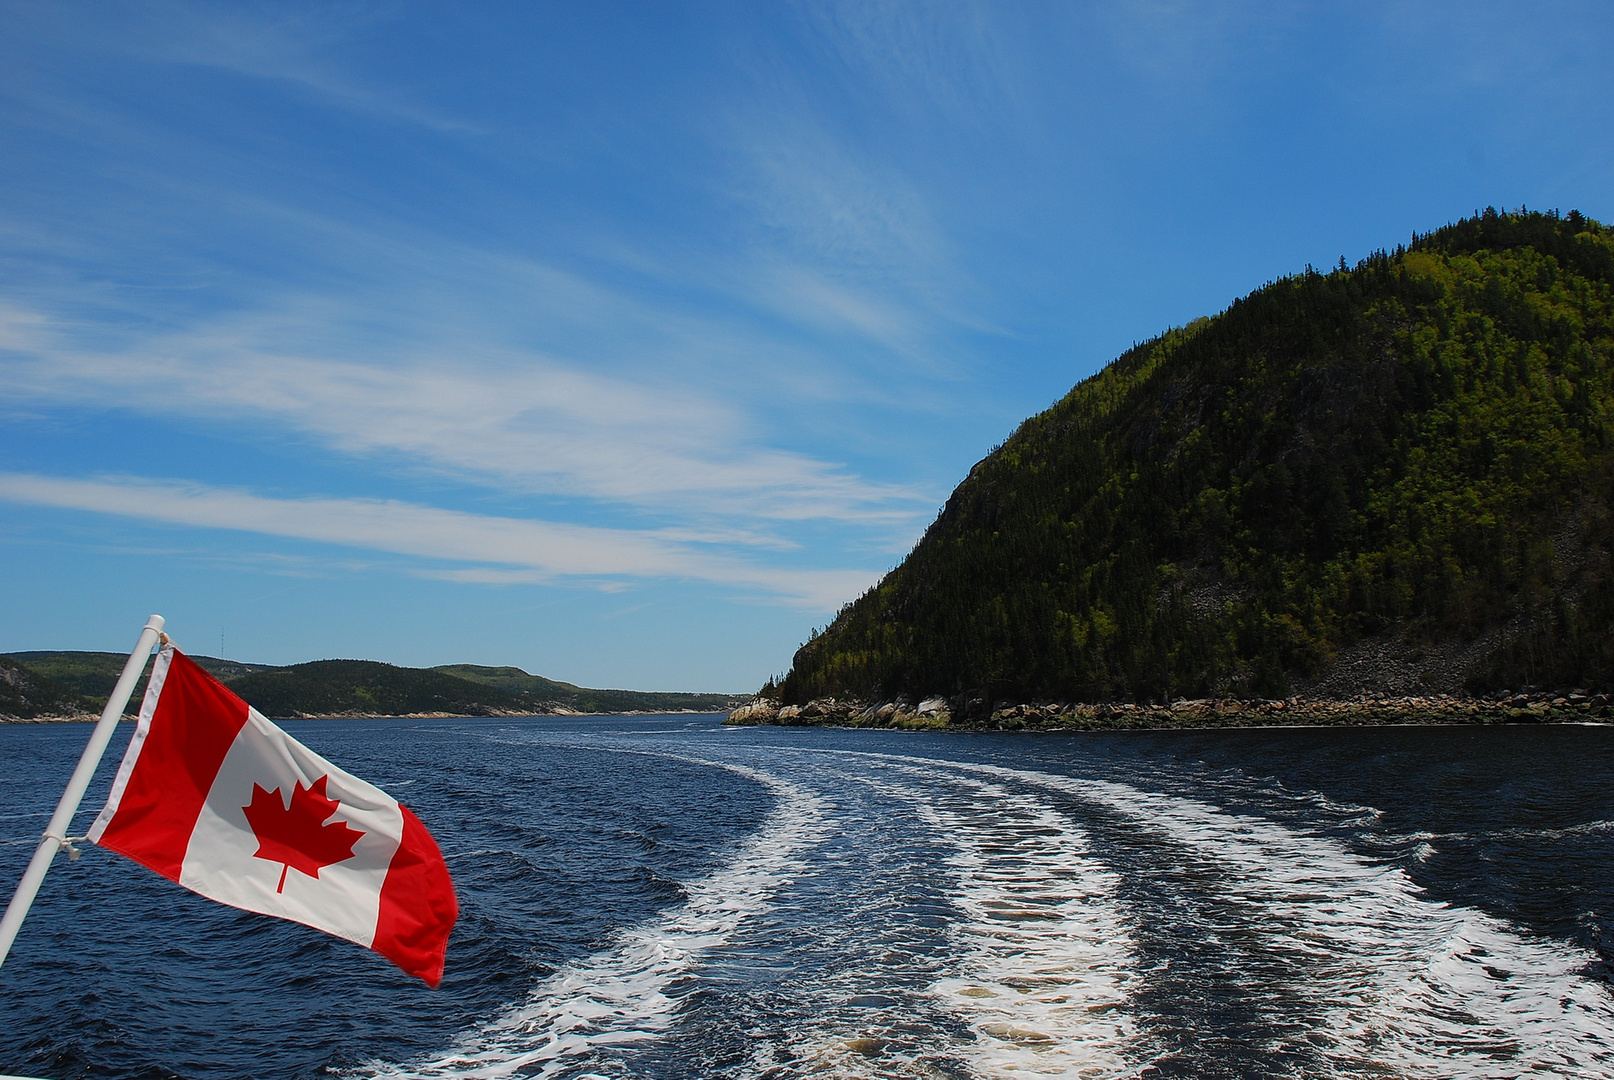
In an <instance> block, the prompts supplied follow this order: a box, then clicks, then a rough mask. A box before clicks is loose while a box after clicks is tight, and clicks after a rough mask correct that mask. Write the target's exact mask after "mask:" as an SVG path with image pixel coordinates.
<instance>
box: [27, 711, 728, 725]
mask: <svg viewBox="0 0 1614 1080" xmlns="http://www.w3.org/2000/svg"><path fill="white" fill-rule="evenodd" d="M726 712H728V710H727V709H632V710H625V711H619V712H546V713H534V712H511V713H444V712H429V713H405V714H403V715H401V716H386V715H378V714H375V713H355V712H340V713H310V714H307V715H303V716H271V717H268V719H270V720H275V721H280V720H525V719H533V720H536V719H539V718H543V717H554V716H722V715H724V714H725V713H726ZM99 719H101V718H100V717H99V716H97V715H95V714H94V713H75V714H73V715H71V716H31V717H21V716H0V725H3V724H93V723H95V722H96V721H97V720H99ZM135 719H137V718H136V717H135V716H133V715H131V714H129V713H125V714H124V715H123V716H122V717H121V720H122V721H123V722H133V721H134V720H135Z"/></svg>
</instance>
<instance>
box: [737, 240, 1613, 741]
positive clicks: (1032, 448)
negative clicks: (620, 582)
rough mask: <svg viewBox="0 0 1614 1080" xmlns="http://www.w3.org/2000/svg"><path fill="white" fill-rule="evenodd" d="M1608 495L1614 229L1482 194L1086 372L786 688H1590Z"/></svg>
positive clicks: (982, 471) (817, 692)
mask: <svg viewBox="0 0 1614 1080" xmlns="http://www.w3.org/2000/svg"><path fill="white" fill-rule="evenodd" d="M1611 510H1614V234H1611V232H1610V230H1609V229H1607V228H1606V227H1604V226H1602V225H1600V224H1598V223H1597V222H1594V221H1591V220H1589V219H1586V218H1584V217H1582V216H1581V215H1579V214H1575V213H1572V214H1569V215H1567V216H1565V217H1559V216H1558V215H1556V214H1540V213H1525V212H1520V213H1516V214H1503V213H1497V212H1496V211H1494V210H1488V211H1486V212H1485V213H1484V214H1482V215H1480V216H1477V217H1475V218H1472V219H1468V220H1464V221H1461V222H1459V223H1457V224H1454V225H1451V226H1448V227H1446V228H1443V229H1440V230H1438V231H1436V232H1434V233H1431V234H1429V235H1427V236H1421V237H1415V238H1414V240H1413V241H1412V243H1411V244H1410V245H1409V246H1408V247H1407V248H1405V249H1397V250H1396V251H1395V252H1393V253H1387V252H1379V253H1377V254H1374V255H1373V256H1371V257H1370V258H1367V259H1365V260H1363V261H1362V262H1360V263H1358V264H1357V265H1356V266H1355V267H1354V268H1347V267H1346V266H1345V263H1344V260H1341V261H1340V265H1339V267H1338V268H1336V269H1334V270H1332V271H1331V272H1328V273H1320V272H1317V271H1314V270H1311V269H1309V268H1308V269H1307V270H1306V271H1305V272H1304V273H1302V274H1298V275H1296V276H1294V277H1289V278H1285V279H1283V280H1280V281H1276V282H1273V283H1271V284H1269V285H1267V286H1266V287H1264V288H1262V289H1259V290H1258V291H1256V292H1254V293H1252V294H1251V295H1249V296H1247V297H1245V298H1244V299H1242V300H1239V301H1237V302H1235V303H1234V304H1233V305H1232V306H1231V307H1229V308H1228V309H1227V310H1226V311H1225V312H1223V313H1221V314H1220V315H1217V316H1215V317H1212V318H1205V319H1200V320H1197V321H1196V322H1194V323H1192V324H1190V325H1189V326H1187V327H1184V328H1182V329H1178V330H1173V331H1171V332H1169V333H1167V334H1164V335H1162V336H1161V337H1158V338H1156V339H1154V340H1152V341H1148V342H1145V343H1143V344H1141V345H1138V346H1136V347H1135V348H1133V349H1131V350H1129V351H1128V352H1126V353H1125V354H1123V355H1122V356H1120V357H1119V358H1118V359H1116V360H1115V361H1114V362H1113V363H1111V364H1110V365H1109V366H1107V367H1106V368H1105V369H1104V370H1103V371H1101V372H1099V373H1098V374H1097V375H1095V376H1093V377H1092V378H1089V379H1087V380H1085V381H1083V382H1082V383H1080V384H1079V385H1077V386H1076V387H1075V389H1073V390H1072V391H1071V392H1070V393H1069V394H1068V395H1067V396H1066V397H1065V398H1064V399H1063V400H1061V401H1059V402H1058V403H1057V404H1056V405H1054V406H1053V407H1052V408H1051V409H1049V410H1048V411H1046V412H1044V413H1042V414H1040V415H1038V416H1035V417H1032V418H1031V419H1029V420H1027V421H1026V422H1025V423H1024V424H1022V425H1021V426H1020V428H1019V429H1018V430H1017V431H1015V432H1014V434H1013V435H1012V436H1010V438H1009V439H1008V440H1007V441H1006V442H1005V443H1004V444H1003V445H1002V446H1001V447H999V448H998V449H997V450H995V451H993V452H992V453H991V454H990V455H989V456H988V457H987V458H985V459H984V460H983V461H981V462H980V463H979V464H977V465H976V466H975V468H974V469H972V470H971V472H970V474H969V476H968V478H966V479H965V480H964V482H963V483H961V484H960V485H959V486H958V488H957V490H956V491H954V493H953V495H952V497H951V498H949V499H948V501H947V503H946V505H945V507H944V508H943V509H942V511H941V512H940V515H939V516H938V517H937V519H936V521H935V523H934V524H933V525H932V526H931V527H930V528H929V530H928V531H927V532H926V533H925V535H924V537H923V538H922V539H921V540H920V541H919V543H918V545H917V546H916V547H915V548H914V550H913V552H912V553H911V554H910V555H909V556H908V557H907V558H906V559H905V560H904V561H903V563H902V564H901V565H900V566H898V567H897V568H896V569H895V570H893V571H892V572H891V573H890V574H888V575H887V576H886V577H885V578H884V579H883V580H882V581H881V582H880V583H879V584H878V585H877V586H875V587H874V588H873V589H871V590H870V591H869V592H867V593H866V594H865V595H863V596H862V597H861V598H860V599H858V600H857V601H856V602H854V603H852V604H850V605H848V606H847V607H846V608H844V609H843V610H842V611H841V613H840V615H839V616H838V617H837V618H836V619H835V620H834V622H833V623H832V624H831V625H830V626H829V627H827V628H826V629H825V630H824V631H823V632H821V633H818V634H816V635H815V636H814V637H813V638H812V639H811V640H810V641H808V642H807V643H806V644H805V645H804V646H803V647H802V648H801V650H800V651H799V652H798V653H797V654H796V657H795V662H794V665H793V667H792V669H791V671H790V672H789V674H788V675H787V676H786V677H785V679H784V680H783V682H782V683H781V684H780V686H779V687H777V688H776V692H777V694H778V695H779V696H780V697H781V698H782V699H783V700H784V701H786V702H797V703H800V702H806V701H808V700H810V699H814V698H820V697H825V696H851V697H857V698H862V699H887V700H889V699H890V698H892V697H894V696H896V695H899V694H911V695H916V696H919V695H929V694H939V695H943V696H949V695H950V696H952V697H953V699H954V700H955V701H959V702H961V704H965V705H968V704H969V703H972V702H976V701H982V700H984V701H987V702H990V701H991V700H992V699H994V698H997V699H1015V700H1020V701H1031V700H1034V699H1039V698H1041V699H1045V700H1067V701H1105V700H1132V701H1151V700H1153V701H1159V700H1165V699H1170V698H1174V697H1178V696H1181V697H1186V698H1196V699H1197V698H1206V697H1222V696H1269V697H1276V696H1282V695H1287V694H1291V693H1296V692H1304V691H1307V690H1308V688H1316V687H1321V688H1324V689H1326V688H1327V687H1328V686H1329V685H1330V680H1331V679H1337V678H1338V677H1340V672H1341V670H1342V667H1341V664H1340V661H1341V658H1342V656H1345V657H1353V658H1354V657H1356V656H1358V655H1363V656H1365V655H1368V652H1370V651H1371V650H1369V649H1368V646H1369V645H1373V647H1374V648H1377V649H1379V653H1378V654H1388V653H1393V654H1394V655H1395V656H1396V657H1398V658H1402V659H1406V660H1408V662H1411V663H1418V662H1420V661H1419V658H1420V657H1422V656H1424V655H1426V654H1427V656H1428V658H1429V659H1428V660H1427V664H1428V666H1429V670H1427V671H1425V672H1423V673H1422V674H1421V675H1420V676H1419V678H1421V679H1422V680H1423V681H1424V682H1426V683H1427V684H1428V685H1429V686H1431V687H1433V688H1436V689H1459V690H1461V689H1466V690H1468V691H1471V692H1484V691H1490V690H1499V689H1500V688H1503V687H1520V686H1525V685H1537V686H1539V685H1556V686H1563V687H1590V686H1604V687H1606V686H1607V685H1608V684H1609V683H1610V682H1611V680H1614V634H1611V633H1610V631H1611V629H1614V559H1611V554H1610V537H1611V532H1610V525H1611ZM1375 643H1377V644H1375ZM1381 646H1382V647H1381ZM1364 650H1368V651H1364ZM1378 654H1375V655H1378ZM769 689H770V691H774V689H775V688H771V687H770V688H769ZM958 707H959V706H957V705H955V709H956V708H958ZM966 711H968V709H967V708H966Z"/></svg>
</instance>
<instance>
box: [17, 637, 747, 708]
mask: <svg viewBox="0 0 1614 1080" xmlns="http://www.w3.org/2000/svg"><path fill="white" fill-rule="evenodd" d="M127 659H128V657H127V656H124V655H121V654H118V653H103V652H21V653H10V654H7V655H4V656H0V718H4V717H10V718H13V719H38V718H43V717H53V716H73V715H82V714H85V713H99V712H100V711H101V709H102V707H103V706H104V705H105V704H106V699H107V697H108V695H110V694H111V692H112V688H113V685H114V684H115V683H116V682H117V678H118V675H119V673H120V672H122V670H123V665H124V662H125V661H126V660H127ZM191 659H193V660H195V661H196V662H197V663H198V664H200V665H201V666H202V667H203V668H205V669H207V670H208V671H209V672H211V673H212V674H213V675H214V676H216V677H217V678H219V679H220V680H221V681H223V682H224V683H225V684H226V685H227V686H229V687H230V688H231V689H232V690H234V691H235V692H236V693H237V694H239V695H240V696H241V697H242V698H244V699H246V701H247V702H248V704H250V705H252V706H253V707H254V708H256V709H257V710H258V711H259V712H261V713H263V714H264V715H266V716H271V717H281V718H285V717H298V716H411V715H428V714H440V715H453V716H527V715H535V714H546V713H557V712H562V713H595V712H680V711H695V712H718V711H723V710H727V709H730V708H732V707H734V706H735V705H737V704H739V703H740V702H741V701H742V700H743V698H737V697H734V696H732V695H728V694H676V693H656V692H641V691H635V690H591V689H588V688H586V687H581V686H573V685H572V684H571V683H561V682H554V681H552V680H549V679H545V678H541V677H540V676H537V675H529V674H527V673H526V672H525V671H522V670H521V669H520V668H513V667H506V668H490V667H478V666H476V665H473V664H451V665H446V666H444V667H439V668H425V669H423V668H406V667H395V666H394V665H392V664H382V663H377V662H375V661H371V660H316V661H313V662H311V663H307V664H294V665H291V666H289V667H274V666H270V665H267V664H247V663H242V662H241V661H238V660H221V659H218V658H216V657H211V656H193V657H191ZM149 670H150V668H149V666H148V668H147V671H149ZM145 681H146V680H145V677H144V676H142V677H141V680H140V682H139V684H138V685H137V686H136V687H135V694H134V697H133V698H132V699H131V702H132V704H131V708H135V707H138V704H139V701H140V697H141V695H142V694H144V692H145Z"/></svg>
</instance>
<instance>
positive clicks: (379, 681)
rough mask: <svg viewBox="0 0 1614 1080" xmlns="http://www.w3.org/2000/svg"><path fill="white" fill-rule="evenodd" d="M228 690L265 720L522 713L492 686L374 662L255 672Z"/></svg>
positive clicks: (513, 701) (314, 664) (320, 662)
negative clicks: (335, 716)
mask: <svg viewBox="0 0 1614 1080" xmlns="http://www.w3.org/2000/svg"><path fill="white" fill-rule="evenodd" d="M228 685H229V687H230V689H231V690H234V691H235V692H236V693H237V694H240V695H241V697H243V698H245V699H246V701H247V703H248V704H249V705H251V706H252V707H253V708H255V709H257V710H258V711H259V712H261V713H263V714H264V715H265V716H297V715H302V714H306V715H330V714H333V713H351V714H353V715H357V716H406V715H409V714H412V713H447V714H450V715H456V716H497V715H501V714H504V713H520V712H523V711H526V710H524V709H523V705H524V702H523V701H522V699H520V698H518V697H517V696H516V695H514V694H507V693H505V692H504V691H503V690H499V689H497V688H495V687H492V686H484V685H481V684H478V683H473V682H469V681H467V680H465V679H457V678H455V677H454V676H452V675H444V674H442V673H441V672H438V671H430V670H423V669H421V668H401V667H394V666H393V665H391V664H382V663H378V662H376V661H374V660H315V661H313V662H312V663H307V664H294V665H292V666H290V667H282V668H274V669H273V670H270V671H255V672H252V673H250V674H247V675H242V676H240V677H239V678H235V679H231V680H229V683H228Z"/></svg>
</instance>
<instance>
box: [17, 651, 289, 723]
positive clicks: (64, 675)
mask: <svg viewBox="0 0 1614 1080" xmlns="http://www.w3.org/2000/svg"><path fill="white" fill-rule="evenodd" d="M186 655H187V656H189V655H190V654H189V653H187V654H186ZM6 658H9V659H11V660H13V661H16V662H17V663H20V664H24V665H26V666H27V667H28V670H30V671H33V672H35V673H37V674H40V675H43V676H45V677H46V678H48V679H50V680H51V681H53V682H55V683H57V684H58V685H60V686H62V687H64V688H65V689H67V690H69V691H72V692H73V693H74V694H76V695H78V696H79V698H81V699H82V704H83V705H84V707H85V708H86V709H88V710H89V711H91V712H96V713H98V712H100V711H101V708H102V707H103V706H104V705H106V699H107V698H109V697H111V696H112V688H113V687H114V686H116V685H117V684H118V676H119V675H122V674H123V665H124V664H125V663H127V662H128V659H129V655H128V654H127V653H110V652H48V651H33V652H15V653H7V654H6ZM191 659H192V660H194V661H196V663H197V664H198V665H200V666H201V667H202V668H204V669H206V670H207V671H208V672H209V673H210V674H212V675H213V676H215V677H216V678H218V679H220V680H222V681H224V682H228V681H229V680H231V679H233V678H235V677H236V676H238V675H244V674H247V673H248V672H252V671H268V670H270V668H269V665H267V664H243V663H242V662H241V661H239V660H220V659H218V658H217V657H213V656H192V657H191ZM146 671H147V672H150V671H151V662H150V661H147V662H146ZM145 692H146V677H145V675H141V677H140V682H139V683H137V684H136V686H135V692H134V696H133V698H132V700H134V701H136V702H138V701H139V700H140V698H141V697H142V695H144V694H145ZM5 711H6V710H4V709H0V712H5Z"/></svg>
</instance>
